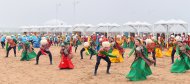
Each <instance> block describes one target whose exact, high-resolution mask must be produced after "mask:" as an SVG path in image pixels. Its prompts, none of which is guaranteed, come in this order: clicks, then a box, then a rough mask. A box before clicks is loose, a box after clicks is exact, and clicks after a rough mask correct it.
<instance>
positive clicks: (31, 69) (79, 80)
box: [0, 46, 190, 84]
mask: <svg viewBox="0 0 190 84" xmlns="http://www.w3.org/2000/svg"><path fill="white" fill-rule="evenodd" d="M81 48H82V47H81V46H80V47H79V48H78V51H77V53H76V54H74V55H75V57H74V58H73V59H72V61H73V63H74V65H75V68H74V69H72V70H59V68H58V64H59V62H60V54H59V50H60V48H59V47H55V46H53V47H51V49H50V50H51V52H52V54H53V65H50V64H49V57H48V56H41V57H40V61H39V65H35V59H33V60H31V61H20V58H21V57H20V54H21V52H19V53H18V54H17V57H14V55H13V50H11V52H10V55H9V57H8V58H5V55H6V54H5V50H4V49H0V66H1V67H0V71H1V73H0V77H1V78H0V84H105V83H106V84H136V83H137V84H188V83H189V76H190V71H188V72H186V73H182V74H176V73H170V67H171V58H170V57H163V58H157V66H156V67H154V66H151V69H152V72H153V74H152V75H151V76H149V77H148V78H147V80H145V81H138V82H131V81H128V80H127V79H126V78H125V74H127V73H128V72H129V70H130V65H131V63H132V62H133V60H134V56H131V57H130V58H129V59H126V58H125V61H124V62H123V63H112V65H111V71H110V72H111V74H109V75H108V74H106V66H107V64H106V62H105V61H103V60H102V61H101V64H100V66H99V69H98V74H97V76H93V71H94V66H95V63H96V56H93V58H92V60H89V56H84V59H83V60H81V59H80V55H79V51H80V49H81ZM35 51H36V52H38V49H35ZM129 51H130V50H129V49H127V50H126V52H127V53H126V54H128V53H129ZM125 56H126V55H125ZM149 57H150V58H151V56H149Z"/></svg>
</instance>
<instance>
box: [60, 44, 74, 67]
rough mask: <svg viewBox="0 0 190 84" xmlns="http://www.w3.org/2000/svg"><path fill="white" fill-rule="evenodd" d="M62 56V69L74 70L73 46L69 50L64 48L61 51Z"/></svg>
mask: <svg viewBox="0 0 190 84" xmlns="http://www.w3.org/2000/svg"><path fill="white" fill-rule="evenodd" d="M60 53H61V55H62V59H61V62H60V64H59V68H60V69H73V68H74V65H73V63H72V61H71V59H72V46H69V47H68V48H65V47H63V48H62V49H61V51H60Z"/></svg>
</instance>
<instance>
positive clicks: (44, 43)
mask: <svg viewBox="0 0 190 84" xmlns="http://www.w3.org/2000/svg"><path fill="white" fill-rule="evenodd" d="M40 43H41V47H40V51H39V52H38V54H37V57H36V65H38V63H39V58H40V56H41V55H47V54H48V56H49V59H50V64H51V65H52V54H51V52H50V50H49V48H50V46H51V45H50V44H49V43H48V41H47V40H45V39H42V40H41V42H40Z"/></svg>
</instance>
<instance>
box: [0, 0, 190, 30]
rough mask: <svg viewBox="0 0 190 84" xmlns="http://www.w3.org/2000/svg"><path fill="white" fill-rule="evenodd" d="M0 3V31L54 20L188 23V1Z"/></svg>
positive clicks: (38, 0) (18, 0) (17, 0)
mask: <svg viewBox="0 0 190 84" xmlns="http://www.w3.org/2000/svg"><path fill="white" fill-rule="evenodd" d="M76 1H77V4H76V20H75V19H74V11H73V9H74V6H73V3H74V0H0V27H2V26H3V27H18V26H22V25H42V24H44V22H46V21H48V20H51V19H55V18H56V4H59V6H58V12H57V17H58V19H60V20H63V21H65V22H66V23H67V24H71V25H72V24H75V23H91V24H94V25H95V24H98V23H102V22H111V23H118V24H123V23H125V22H127V21H147V22H150V23H154V22H156V21H158V20H160V19H165V20H167V19H173V18H174V19H182V20H185V21H187V22H190V0H76Z"/></svg>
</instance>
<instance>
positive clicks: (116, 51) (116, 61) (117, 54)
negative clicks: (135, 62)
mask: <svg viewBox="0 0 190 84" xmlns="http://www.w3.org/2000/svg"><path fill="white" fill-rule="evenodd" d="M112 55H114V56H117V58H110V61H111V62H112V63H118V62H123V61H124V59H123V57H122V54H121V53H119V50H118V49H113V51H112Z"/></svg>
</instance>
